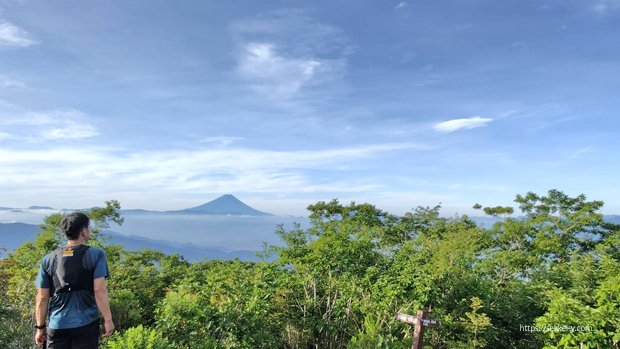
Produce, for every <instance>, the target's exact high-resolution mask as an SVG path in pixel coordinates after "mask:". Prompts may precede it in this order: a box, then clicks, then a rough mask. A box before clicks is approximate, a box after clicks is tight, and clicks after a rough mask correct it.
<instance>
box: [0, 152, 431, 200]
mask: <svg viewBox="0 0 620 349" xmlns="http://www.w3.org/2000/svg"><path fill="white" fill-rule="evenodd" d="M404 149H411V150H416V149H425V148H424V147H423V146H419V145H416V144H408V143H403V144H400V143H396V144H377V145H368V146H362V147H350V148H335V149H325V150H318V151H273V150H260V149H247V148H237V149H229V148H217V149H208V150H199V151H180V150H177V151H159V152H119V151H117V150H109V149H101V148H88V147H82V148H53V149H41V150H19V149H9V148H0V177H1V178H2V179H3V180H2V182H0V191H2V192H4V191H7V192H13V193H17V192H18V191H20V190H21V191H26V190H29V189H38V190H43V191H46V190H54V191H56V194H58V193H62V192H67V191H70V190H82V189H83V190H92V191H93V192H94V191H96V192H97V193H99V195H102V194H101V193H104V194H105V195H108V196H111V197H115V198H117V197H118V198H124V197H127V196H128V195H129V194H131V195H133V196H135V195H136V194H140V193H152V192H159V193H177V194H183V193H187V192H192V193H213V192H255V193H258V192H262V193H299V192H303V193H308V192H329V193H333V192H365V191H368V190H371V189H373V188H377V187H379V186H381V183H372V182H368V181H365V180H364V179H363V178H347V180H346V181H345V180H342V179H333V180H323V181H316V180H315V178H313V177H312V176H310V175H308V173H307V170H324V171H330V172H331V171H335V172H337V171H338V170H337V168H338V166H340V165H342V164H363V163H364V161H366V160H368V159H371V158H374V157H377V156H381V155H382V154H384V153H387V152H394V151H399V150H404ZM72 188H73V189H72ZM89 188H90V189H89ZM95 188H96V190H95ZM128 193H129V194H128ZM15 195H17V194H15ZM40 195H43V194H40ZM132 200H135V198H134V199H132Z"/></svg>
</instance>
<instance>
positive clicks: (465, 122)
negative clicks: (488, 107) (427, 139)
mask: <svg viewBox="0 0 620 349" xmlns="http://www.w3.org/2000/svg"><path fill="white" fill-rule="evenodd" d="M491 121H493V119H491V118H483V117H480V116H474V117H471V118H465V119H453V120H448V121H443V122H440V123H438V124H435V125H434V126H433V129H435V131H438V132H444V133H449V132H454V131H457V130H460V129H470V128H476V127H483V126H486V125H487V124H488V123H490V122H491Z"/></svg>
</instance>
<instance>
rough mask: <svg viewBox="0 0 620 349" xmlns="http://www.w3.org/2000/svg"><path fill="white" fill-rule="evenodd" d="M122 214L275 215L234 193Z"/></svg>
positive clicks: (11, 209) (0, 208) (16, 211)
mask: <svg viewBox="0 0 620 349" xmlns="http://www.w3.org/2000/svg"><path fill="white" fill-rule="evenodd" d="M54 210H56V211H60V212H66V211H73V210H74V209H66V208H63V209H54V208H52V207H48V206H30V207H28V208H13V207H0V211H10V212H14V213H19V212H29V211H54ZM121 213H122V214H195V215H228V216H273V215H272V214H270V213H267V212H263V211H259V210H257V209H255V208H253V207H250V206H248V205H247V204H245V203H243V202H242V201H241V200H239V199H237V198H236V197H235V196H234V195H231V194H225V195H222V196H220V197H218V198H217V199H215V200H211V201H209V202H207V203H206V204H202V205H200V206H196V207H191V208H186V209H182V210H173V211H150V210H144V209H130V210H121Z"/></svg>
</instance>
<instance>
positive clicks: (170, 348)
mask: <svg viewBox="0 0 620 349" xmlns="http://www.w3.org/2000/svg"><path fill="white" fill-rule="evenodd" d="M103 348H104V349H175V348H176V347H175V346H174V345H173V343H171V342H170V341H168V340H167V339H166V338H164V337H163V336H162V335H161V333H159V332H157V331H156V330H153V329H149V328H145V327H143V326H142V325H140V326H138V327H132V328H130V329H128V330H127V331H125V332H123V333H122V334H120V333H116V334H115V335H114V336H112V338H111V339H109V340H107V341H106V342H105V345H104V347H103Z"/></svg>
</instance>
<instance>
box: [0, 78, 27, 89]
mask: <svg viewBox="0 0 620 349" xmlns="http://www.w3.org/2000/svg"><path fill="white" fill-rule="evenodd" d="M0 87H1V88H7V89H23V88H26V84H25V83H24V82H23V81H18V80H14V79H10V78H8V77H6V76H2V75H0Z"/></svg>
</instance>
